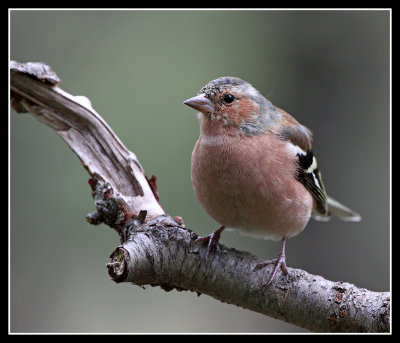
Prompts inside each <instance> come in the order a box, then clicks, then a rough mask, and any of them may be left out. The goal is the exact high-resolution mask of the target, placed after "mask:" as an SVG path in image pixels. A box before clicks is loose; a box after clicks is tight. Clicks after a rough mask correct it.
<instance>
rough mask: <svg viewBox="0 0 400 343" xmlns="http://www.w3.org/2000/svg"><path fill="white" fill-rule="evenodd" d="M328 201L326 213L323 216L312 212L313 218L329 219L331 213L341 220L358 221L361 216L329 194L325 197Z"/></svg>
mask: <svg viewBox="0 0 400 343" xmlns="http://www.w3.org/2000/svg"><path fill="white" fill-rule="evenodd" d="M327 203H328V215H326V216H324V215H321V214H319V213H314V214H313V218H314V219H316V220H320V221H327V220H329V218H330V216H331V215H334V216H336V217H338V218H339V219H341V220H344V221H347V222H359V221H360V220H361V216H360V215H359V214H358V213H356V212H354V211H353V210H350V209H349V208H348V207H346V206H344V205H342V204H341V203H340V202H339V201H336V200H335V199H333V198H331V197H330V196H328V197H327Z"/></svg>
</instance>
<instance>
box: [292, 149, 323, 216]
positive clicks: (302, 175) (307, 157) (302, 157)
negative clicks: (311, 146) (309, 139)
mask: <svg viewBox="0 0 400 343" xmlns="http://www.w3.org/2000/svg"><path fill="white" fill-rule="evenodd" d="M297 157H298V167H297V179H298V180H299V181H300V182H301V183H302V184H303V185H304V186H305V187H306V188H307V189H308V190H309V191H310V192H311V194H312V195H313V197H314V199H315V200H316V201H317V210H318V212H320V213H321V214H323V215H327V214H328V202H327V195H326V190H325V186H324V183H323V182H322V177H321V172H320V171H319V169H318V167H317V162H316V159H315V156H314V154H313V152H312V150H307V151H306V152H304V153H298V154H297ZM313 164H314V165H313Z"/></svg>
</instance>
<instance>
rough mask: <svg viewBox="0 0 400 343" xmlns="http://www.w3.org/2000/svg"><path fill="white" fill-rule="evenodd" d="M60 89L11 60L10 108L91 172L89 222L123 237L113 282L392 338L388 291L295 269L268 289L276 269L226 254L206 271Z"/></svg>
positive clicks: (130, 163) (78, 100)
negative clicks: (41, 127) (50, 132)
mask: <svg viewBox="0 0 400 343" xmlns="http://www.w3.org/2000/svg"><path fill="white" fill-rule="evenodd" d="M59 81H60V80H59V78H58V77H57V75H56V74H55V73H54V72H53V71H51V69H50V68H49V67H48V66H46V65H44V64H42V63H27V64H20V63H17V62H14V61H12V62H11V63H10V82H11V85H10V90H11V94H10V96H11V105H12V107H13V108H14V109H15V110H16V111H17V112H30V113H31V114H33V115H34V116H35V117H36V118H37V119H38V120H40V121H41V122H42V123H44V124H46V125H48V126H49V127H51V128H52V129H54V130H55V131H56V132H57V133H58V134H59V136H60V137H61V138H62V139H63V140H65V141H66V142H67V144H68V145H69V146H70V147H71V149H72V150H73V151H74V152H75V153H76V154H77V155H78V157H79V158H80V160H81V161H82V164H83V166H84V167H85V168H86V170H87V171H88V172H89V174H90V177H91V178H90V180H89V184H90V186H91V188H92V195H93V197H94V200H95V207H96V211H95V212H93V213H90V214H88V215H87V220H88V221H89V222H90V223H92V224H99V223H106V224H107V225H109V226H110V227H112V228H114V229H115V230H116V231H117V232H118V233H119V235H120V238H121V246H119V247H117V248H116V249H115V251H114V252H113V253H112V254H111V256H110V258H111V262H110V263H108V264H107V268H108V271H109V274H110V276H111V278H112V279H113V280H114V281H115V282H131V283H133V284H136V285H140V286H144V285H151V286H160V287H162V288H163V289H164V290H166V291H169V290H172V289H176V290H179V291H182V290H188V291H193V292H197V293H198V294H200V293H204V294H208V295H210V296H212V297H214V298H215V299H218V300H220V301H223V302H226V303H230V304H235V305H237V306H240V307H243V308H246V309H249V310H252V311H256V312H259V313H263V314H265V315H268V316H271V317H274V318H277V319H281V320H284V321H287V322H290V323H292V324H295V325H298V326H301V327H304V328H308V329H310V330H312V331H316V332H390V293H389V292H372V291H369V290H366V289H362V288H357V287H356V286H354V285H352V284H349V283H346V282H332V281H328V280H325V279H324V278H322V277H321V276H318V275H311V274H308V273H307V272H305V271H303V270H300V269H293V268H289V277H286V276H284V275H282V274H280V275H279V276H278V277H277V278H276V280H275V281H274V282H273V284H271V285H270V286H267V285H266V280H268V278H267V277H268V275H269V273H270V272H271V269H272V267H270V266H267V267H265V268H263V269H260V270H255V266H256V265H258V264H259V263H261V262H262V259H260V258H258V257H256V256H253V255H251V254H249V253H247V252H242V251H237V250H235V249H229V248H227V247H224V246H223V245H219V246H218V249H217V250H214V251H213V252H212V254H211V255H210V258H209V260H208V262H207V263H206V262H205V261H206V260H205V254H206V250H207V247H206V245H204V244H194V240H195V239H196V238H197V235H196V234H195V233H194V232H192V231H190V230H189V229H186V228H185V227H184V224H183V221H182V219H181V218H180V217H175V218H171V217H170V216H168V215H166V214H165V211H164V210H163V209H162V207H161V206H160V204H159V202H158V194H157V190H156V182H155V181H156V179H155V177H151V178H150V179H148V178H147V177H146V175H145V172H144V169H143V168H142V166H141V165H140V163H139V161H138V160H137V158H136V156H135V154H133V153H132V152H131V151H129V150H128V149H127V148H126V147H125V146H124V145H123V143H122V142H121V141H120V140H119V138H118V137H117V136H116V135H115V133H114V132H113V131H112V130H111V128H110V127H109V126H108V125H107V123H106V122H105V121H104V120H103V119H102V118H101V117H100V115H99V114H97V113H96V111H95V110H94V109H93V108H92V107H91V104H90V102H89V100H88V99H87V98H85V97H74V96H72V95H70V94H68V93H66V92H64V91H62V90H61V89H59V88H58V87H57V83H58V82H59Z"/></svg>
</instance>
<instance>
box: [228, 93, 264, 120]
mask: <svg viewBox="0 0 400 343" xmlns="http://www.w3.org/2000/svg"><path fill="white" fill-rule="evenodd" d="M235 105H236V106H235ZM235 105H234V106H232V107H233V108H232V110H233V111H234V113H235V118H234V120H235V122H236V123H243V122H245V123H248V122H251V121H253V120H254V114H256V113H258V111H259V108H258V105H257V104H256V103H254V101H253V100H251V99H247V98H242V99H240V100H239V101H238V102H237V104H235ZM232 119H233V118H232Z"/></svg>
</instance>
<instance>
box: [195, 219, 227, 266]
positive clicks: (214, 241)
mask: <svg viewBox="0 0 400 343" xmlns="http://www.w3.org/2000/svg"><path fill="white" fill-rule="evenodd" d="M224 229H225V227H224V226H221V227H220V228H219V229H218V230H215V231H214V232H213V233H211V234H209V235H208V236H204V237H199V238H197V239H196V240H195V241H194V243H198V242H208V247H207V254H206V263H207V261H208V257H209V256H210V252H211V249H212V248H213V247H214V246H217V245H218V242H219V239H220V237H221V232H222V231H223V230H224Z"/></svg>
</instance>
